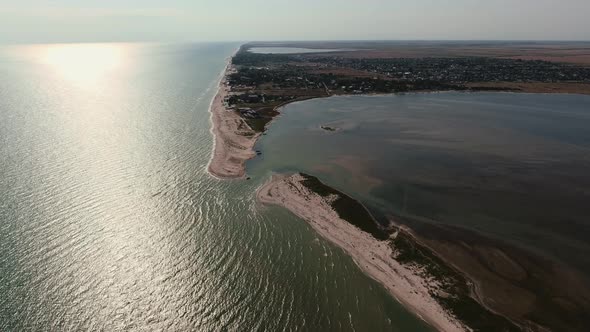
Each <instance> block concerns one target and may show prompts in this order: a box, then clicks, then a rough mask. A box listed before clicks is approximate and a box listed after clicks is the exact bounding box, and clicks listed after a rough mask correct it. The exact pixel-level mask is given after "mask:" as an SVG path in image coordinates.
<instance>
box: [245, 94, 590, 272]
mask: <svg viewBox="0 0 590 332" xmlns="http://www.w3.org/2000/svg"><path fill="white" fill-rule="evenodd" d="M589 106H590V96H582V95H551V94H514V93H461V92H448V93H447V92H445V93H427V94H422V93H417V94H401V95H386V96H340V97H331V98H325V99H316V100H308V101H304V102H298V103H294V104H290V105H288V106H287V107H285V109H284V111H283V113H282V115H281V117H280V118H279V119H278V120H276V121H275V122H274V123H273V124H272V126H271V127H270V130H269V131H268V133H267V135H265V136H263V138H262V139H261V140H260V141H259V142H258V144H257V147H256V148H257V149H260V150H261V151H262V152H263V154H262V157H261V158H259V159H255V160H252V161H250V162H249V165H248V167H249V172H250V173H256V174H260V176H262V177H264V176H266V175H267V174H270V173H271V172H277V171H278V172H293V171H303V172H307V173H311V174H314V175H316V176H318V177H319V178H320V179H322V180H323V181H324V182H326V183H328V184H330V185H332V186H334V187H336V188H338V189H340V190H342V191H344V192H347V193H349V194H351V195H352V196H353V197H355V198H357V199H360V200H361V201H362V202H363V203H365V204H366V205H367V206H368V207H369V208H371V209H372V210H373V212H374V213H375V215H377V216H380V218H381V219H383V220H385V221H387V220H391V219H393V220H395V221H398V222H400V221H402V222H404V223H410V225H412V222H413V223H414V225H415V226H421V225H422V224H438V225H447V226H451V227H459V228H463V229H467V230H469V231H476V232H478V233H480V234H483V235H485V236H487V237H489V238H492V239H497V240H501V241H502V242H508V243H510V244H512V245H513V246H517V247H520V248H524V249H526V250H528V251H530V252H532V253H534V254H536V255H541V256H543V257H546V258H549V259H551V260H554V261H559V262H563V263H566V264H568V265H570V266H572V267H575V268H577V269H578V270H579V271H581V272H583V273H584V274H585V275H586V277H588V276H590V242H589V241H588V238H589V236H590V220H589V218H588V217H589V216H590V205H589V204H588V202H590V191H588V188H590V172H588V170H590V130H589V129H590V107H589ZM322 127H324V129H322ZM326 129H327V130H326ZM417 222H419V224H416V223H417Z"/></svg>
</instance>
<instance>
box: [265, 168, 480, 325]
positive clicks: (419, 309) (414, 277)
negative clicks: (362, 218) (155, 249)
mask: <svg viewBox="0 0 590 332" xmlns="http://www.w3.org/2000/svg"><path fill="white" fill-rule="evenodd" d="M302 180H304V178H303V177H302V176H301V175H300V174H293V175H289V176H287V175H273V176H272V178H271V179H270V181H269V182H268V183H266V184H265V185H263V186H262V187H261V188H259V189H258V191H257V193H256V197H257V199H258V201H259V202H261V203H263V204H271V205H279V206H282V207H285V208H287V209H288V210H290V211H291V212H292V213H294V214H295V215H297V216H299V217H300V218H302V219H304V220H306V221H307V222H308V223H309V224H310V225H311V226H312V227H313V228H314V229H315V230H316V231H317V232H318V233H319V234H320V235H321V236H323V237H324V238H326V239H327V240H329V241H331V242H332V243H334V244H336V245H337V246H339V247H340V248H342V249H343V250H344V251H345V252H346V253H348V254H349V255H350V256H351V257H352V258H353V260H354V261H355V263H356V264H357V265H358V266H359V267H360V268H361V269H362V270H363V271H364V272H365V273H366V274H367V275H369V276H370V277H372V278H373V279H375V280H377V281H378V282H379V283H381V284H382V285H383V287H385V288H386V289H387V290H388V291H389V293H391V294H392V295H393V296H394V297H395V298H396V299H397V300H398V301H399V302H400V303H402V304H403V305H404V306H406V307H407V308H408V309H409V310H411V311H412V312H414V313H415V314H416V315H417V316H419V317H420V318H421V319H423V320H425V321H426V322H427V323H429V324H430V325H432V326H433V327H435V328H436V329H437V330H439V331H469V329H468V328H467V327H466V326H465V325H464V324H462V323H461V322H460V321H458V320H457V319H456V318H454V317H453V316H451V315H450V314H449V313H448V312H447V311H445V310H444V309H443V308H442V307H441V306H440V305H439V304H438V302H437V301H436V300H435V299H434V298H433V297H432V296H431V295H430V293H429V286H432V285H433V284H435V283H436V281H433V280H425V279H424V278H423V277H421V276H420V275H419V271H418V270H416V269H413V268H412V267H409V266H404V265H402V264H400V263H398V262H397V261H396V260H395V259H394V251H393V249H392V248H391V246H390V245H389V243H388V242H387V241H379V240H377V239H375V238H374V237H372V236H371V235H370V234H368V233H365V232H363V231H362V230H360V229H358V228H357V227H356V226H353V225H352V224H350V223H349V222H347V221H345V220H343V219H341V218H340V217H339V216H338V214H337V213H336V211H334V209H333V208H332V207H331V205H330V203H329V202H328V201H327V200H329V199H330V197H328V198H325V197H322V196H320V195H318V194H316V193H314V192H312V191H311V190H309V189H308V188H307V187H306V186H305V185H303V184H302V182H301V181H302ZM395 235H396V234H394V235H393V236H395Z"/></svg>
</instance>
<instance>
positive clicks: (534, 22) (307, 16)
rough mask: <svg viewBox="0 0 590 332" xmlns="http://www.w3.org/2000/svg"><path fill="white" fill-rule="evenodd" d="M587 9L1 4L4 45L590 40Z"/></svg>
mask: <svg viewBox="0 0 590 332" xmlns="http://www.w3.org/2000/svg"><path fill="white" fill-rule="evenodd" d="M588 13H590V1H588V0H561V1H557V0H519V1H513V0H510V1H509V0H496V1H478V0H451V1H444V2H443V1H438V0H416V1H411V2H410V1H401V0H365V1H362V2H361V1H356V0H340V1H337V0H324V1H321V2H320V1H317V0H300V1H297V2H295V1H289V0H275V1H268V0H249V1H239V0H228V1H215V0H203V1H199V2H198V3H196V2H195V1H188V0H170V1H157V0H146V1H140V0H123V1H115V0H102V1H98V0H89V1H85V2H84V4H83V5H82V4H80V2H79V1H74V0H55V1H38V0H37V1H35V0H22V1H19V2H14V1H8V0H0V29H1V31H2V33H1V34H0V43H2V44H13V43H17V44H20V43H51V42H99V41H105V42H109V41H159V42H175V41H226V40H232V41H238V40H340V39H343V40H353V39H359V40H360V39H370V40H371V39H372V40H411V39H414V40H416V39H418V40H439V39H440V40H590V20H588V19H587V15H588Z"/></svg>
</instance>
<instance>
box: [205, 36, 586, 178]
mask: <svg viewBox="0 0 590 332" xmlns="http://www.w3.org/2000/svg"><path fill="white" fill-rule="evenodd" d="M240 50H241V47H239V48H238V49H237V50H236V51H235V52H234V54H232V55H231V56H230V57H229V58H228V61H227V66H226V67H225V69H224V71H223V73H222V75H221V79H220V82H219V85H218V91H217V94H216V95H215V97H214V98H213V100H212V101H211V104H210V106H209V112H210V113H211V116H210V120H211V133H212V134H213V141H214V144H213V151H212V156H211V159H210V161H209V164H208V166H207V170H208V172H209V174H211V175H212V176H214V177H216V178H219V179H240V178H244V177H245V175H246V170H245V164H246V162H247V161H248V160H250V159H252V158H254V157H255V156H256V153H255V151H254V146H255V145H256V142H257V140H258V138H259V137H260V136H261V135H262V133H263V131H256V130H254V129H252V128H251V127H250V125H248V123H247V122H246V120H245V119H244V118H243V117H242V116H240V115H239V114H238V113H237V112H234V111H233V110H228V109H227V108H226V107H225V105H224V98H225V97H226V96H227V95H228V94H229V93H230V92H231V91H230V90H231V87H230V85H229V83H228V82H227V76H228V75H229V74H230V73H231V72H232V71H234V70H235V68H234V67H233V65H232V59H233V58H234V57H235V55H236V54H237V53H238V52H240ZM482 85H483V86H484V87H485V88H489V87H490V84H489V83H488V84H486V83H471V84H469V87H470V88H473V87H478V86H482ZM566 86H567V84H566ZM527 87H528V89H527ZM485 88H484V89H482V90H471V89H469V90H460V89H451V90H444V89H443V90H415V91H407V92H401V93H400V92H392V93H362V94H353V93H345V94H340V93H332V94H329V95H318V96H306V97H303V98H296V99H293V100H289V101H286V102H283V103H281V104H279V105H277V106H275V107H273V111H275V112H278V111H279V110H280V109H282V108H284V107H286V106H287V105H289V104H291V103H295V102H300V101H305V100H310V99H319V98H330V97H344V96H365V97H372V96H385V95H404V94H422V93H452V92H461V93H486V92H488V93H523V94H580V95H583V94H590V90H579V91H576V90H573V91H569V90H567V89H566V90H560V89H554V90H550V89H548V88H547V87H545V86H544V87H543V89H539V88H538V87H536V86H534V85H533V86H528V85H524V86H519V88H518V89H514V86H512V87H511V88H509V87H507V86H506V87H501V88H497V87H496V88H494V89H489V90H485ZM278 115H280V114H278ZM278 115H275V116H273V117H272V119H271V120H270V121H269V122H268V123H267V124H266V125H265V128H266V127H268V126H270V124H271V123H272V122H273V121H274V120H275V118H276V117H278Z"/></svg>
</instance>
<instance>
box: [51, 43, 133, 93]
mask: <svg viewBox="0 0 590 332" xmlns="http://www.w3.org/2000/svg"><path fill="white" fill-rule="evenodd" d="M126 53H127V47H126V45H123V44H71V45H68V44H60V45H50V46H46V47H45V48H44V50H43V51H42V52H40V54H39V56H40V60H41V62H42V63H44V64H46V65H48V66H49V67H51V69H52V70H53V71H54V72H55V73H56V74H58V75H60V76H61V77H62V78H63V79H65V80H68V81H70V82H72V83H74V84H76V85H77V86H79V87H83V88H92V87H96V86H97V85H98V84H100V83H102V82H103V81H104V79H105V78H106V77H107V76H109V75H111V74H113V73H115V72H116V70H117V69H119V68H120V67H123V66H124V65H125V62H126V58H127V54H126Z"/></svg>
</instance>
